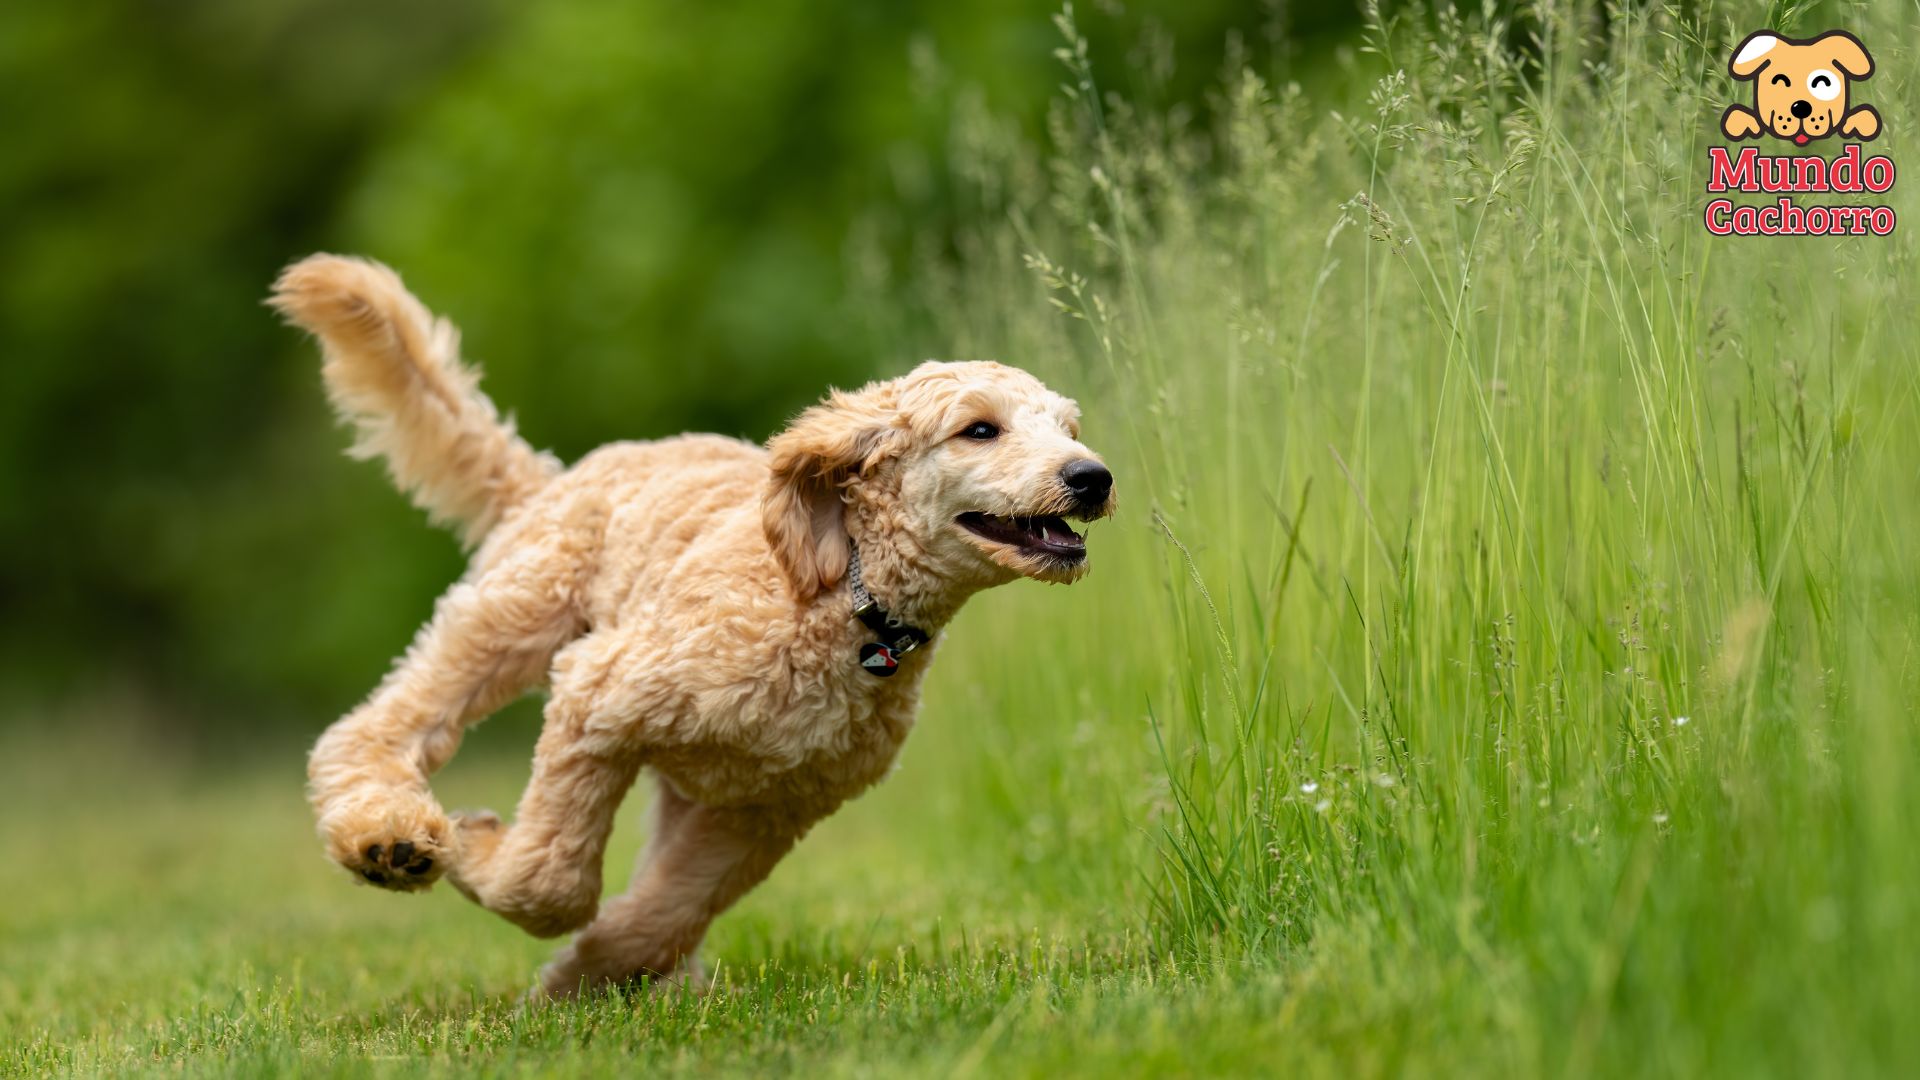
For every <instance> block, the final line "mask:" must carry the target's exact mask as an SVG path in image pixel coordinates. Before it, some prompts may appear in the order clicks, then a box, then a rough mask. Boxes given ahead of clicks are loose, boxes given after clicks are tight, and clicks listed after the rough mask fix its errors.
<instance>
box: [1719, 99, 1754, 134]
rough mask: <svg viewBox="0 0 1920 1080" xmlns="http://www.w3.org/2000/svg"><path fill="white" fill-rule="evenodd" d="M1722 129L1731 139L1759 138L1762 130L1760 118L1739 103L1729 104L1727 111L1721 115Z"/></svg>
mask: <svg viewBox="0 0 1920 1080" xmlns="http://www.w3.org/2000/svg"><path fill="white" fill-rule="evenodd" d="M1720 130H1721V131H1723V132H1725V133H1726V135H1727V138H1729V139H1753V138H1758V137H1759V135H1760V131H1761V126H1760V118H1759V117H1758V116H1755V115H1754V114H1753V113H1752V112H1750V111H1748V110H1746V109H1743V108H1741V107H1740V106H1738V105H1729V106H1727V111H1726V112H1725V113H1723V114H1721V116H1720Z"/></svg>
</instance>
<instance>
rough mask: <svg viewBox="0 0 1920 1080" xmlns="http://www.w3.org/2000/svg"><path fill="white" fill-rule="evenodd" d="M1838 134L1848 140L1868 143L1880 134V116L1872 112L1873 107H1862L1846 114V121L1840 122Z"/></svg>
mask: <svg viewBox="0 0 1920 1080" xmlns="http://www.w3.org/2000/svg"><path fill="white" fill-rule="evenodd" d="M1840 134H1842V135H1844V136H1846V137H1847V138H1849V139H1859V140H1860V141H1861V142H1867V141H1870V140H1871V139H1872V138H1873V137H1874V136H1876V135H1878V134H1880V114H1879V113H1877V112H1875V111H1874V109H1873V106H1871V105H1862V106H1860V107H1859V108H1857V109H1855V110H1853V111H1852V112H1850V113H1848V114H1847V116H1846V119H1845V120H1843V121H1841V123H1840Z"/></svg>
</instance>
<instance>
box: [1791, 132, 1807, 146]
mask: <svg viewBox="0 0 1920 1080" xmlns="http://www.w3.org/2000/svg"><path fill="white" fill-rule="evenodd" d="M1793 145H1795V146H1805V145H1807V136H1806V133H1805V132H1802V133H1800V134H1798V135H1795V136H1794V137H1793Z"/></svg>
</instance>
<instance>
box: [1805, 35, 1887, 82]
mask: <svg viewBox="0 0 1920 1080" xmlns="http://www.w3.org/2000/svg"><path fill="white" fill-rule="evenodd" d="M1813 44H1814V46H1815V47H1817V48H1818V49H1820V51H1821V52H1822V53H1823V54H1824V55H1826V56H1830V57H1832V58H1833V66H1834V67H1837V68H1839V69H1840V70H1841V71H1844V72H1846V73H1847V78H1849V79H1865V78H1869V77H1871V76H1872V75H1873V57H1871V56H1868V55H1867V47H1866V46H1865V45H1862V44H1860V39H1859V38H1857V37H1854V36H1853V35H1852V34H1849V33H1847V32H1846V31H1845V30H1829V31H1827V32H1826V33H1824V34H1821V35H1820V38H1819V40H1817V41H1815V42H1814V43H1813Z"/></svg>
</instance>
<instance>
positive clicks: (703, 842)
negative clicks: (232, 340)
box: [271, 255, 1113, 994]
mask: <svg viewBox="0 0 1920 1080" xmlns="http://www.w3.org/2000/svg"><path fill="white" fill-rule="evenodd" d="M271 302H272V304H273V305H274V306H275V307H276V308H278V309H279V310H280V311H281V312H282V313H283V314H284V315H285V316H286V317H287V318H288V319H289V320H290V321H291V322H293V323H295V324H297V325H298V326H301V327H303V328H305V329H307V330H309V331H311V332H312V333H313V334H315V335H316V336H317V337H318V338H319V340H320V343H321V345H322V347H323V350H324V352H325V358H326V359H325V366H324V368H323V371H324V374H325V378H326V383H327V388H328V392H329V394H330V396H331V398H332V400H333V402H334V404H335V406H336V407H337V408H338V409H339V411H340V412H341V414H342V415H343V416H344V417H346V418H348V419H350V420H351V421H353V422H354V423H355V424H356V425H357V427H358V429H359V440H358V442H357V444H356V445H355V448H354V452H355V453H356V454H358V455H361V456H366V457H374V456H379V457H384V458H385V459H386V460H387V463H388V467H389V468H390V469H391V470H392V473H393V477H394V480H395V481H396V483H397V484H398V485H399V486H400V487H401V488H402V489H403V490H405V491H406V492H408V493H409V494H410V495H411V496H412V497H413V499H414V501H415V502H416V503H418V504H419V505H420V506H421V507H423V508H424V509H426V510H427V511H428V512H429V513H430V514H432V515H433V516H434V517H435V518H436V519H437V520H439V521H441V522H443V523H445V524H448V525H451V526H453V527H455V528H457V529H458V530H459V531H460V533H461V535H462V536H463V537H464V538H465V540H466V541H467V543H468V544H469V545H470V546H473V547H474V548H475V550H474V554H473V560H472V564H471V566H470V568H469V569H468V571H467V573H466V574H465V576H464V577H462V578H461V580H460V581H459V582H458V583H457V584H455V585H454V586H453V587H452V588H451V589H449V590H448V591H447V593H446V594H445V595H444V596H442V597H441V598H440V600H439V602H438V604H437V605H436V607H435V611H434V615H433V618H432V620H431V621H430V622H428V623H427V625H426V626H425V627H423V628H422V629H421V630H420V632H419V634H418V636H417V637H416V638H415V640H414V642H413V645H412V646H411V647H410V648H409V649H408V651H407V653H406V655H405V656H404V657H403V658H402V659H401V660H400V661H399V662H398V663H397V664H396V665H395V667H394V669H393V671H392V673H391V674H389V675H388V676H387V678H386V679H385V681H383V682H382V683H381V684H380V686H379V688H378V689H376V690H375V691H374V693H373V695H372V696H371V697H370V698H368V700H367V701H366V702H365V703H364V704H362V705H361V706H360V707H358V708H357V709H355V710H354V711H352V712H351V713H349V714H348V715H347V716H345V717H344V718H342V719H341V720H340V721H338V722H337V723H335V724H334V725H333V726H332V727H330V728H329V729H328V730H327V731H326V733H325V734H324V735H323V736H321V738H320V740H319V742H318V743H317V744H316V745H315V747H314V749H313V754H312V757H311V760H310V762H309V768H308V776H309V796H310V798H311V800H312V803H313V806H314V809H315V812H316V813H317V815H318V817H319V831H320V835H321V837H322V839H323V840H324V841H325V843H326V847H327V852H328V854H329V855H330V856H331V857H332V858H333V859H334V861H336V862H338V863H339V864H340V865H342V866H344V867H346V868H347V869H348V870H350V871H352V872H353V873H354V874H355V875H356V876H357V877H359V878H361V879H363V880H365V881H368V882H371V883H373V884H375V885H379V886H382V887H385V888H389V889H399V890H417V889H424V888H427V887H428V886H430V885H431V884H432V883H433V882H434V881H435V880H437V879H438V878H439V877H440V876H441V875H443V874H444V875H445V876H446V877H447V878H448V880H450V881H451V882H453V884H454V886H455V887H456V888H458V889H459V890H460V891H461V892H463V893H465V894H466V895H467V896H468V897H470V898H471V899H473V900H474V901H475V902H476V903H478V904H480V905H482V906H483V907H485V908H487V909H488V910H490V911H494V912H497V913H498V914H500V915H502V916H504V917H505V918H507V919H509V920H511V921H513V922H514V923H516V924H518V925H519V926H521V927H524V928H525V929H526V930H528V931H529V932H531V933H534V934H537V935H541V936H550V935H557V934H561V933H565V932H567V931H570V930H575V929H579V928H582V927H584V929H583V930H582V931H581V933H580V934H579V936H578V937H577V938H576V939H575V940H574V941H573V942H572V944H571V945H569V946H568V947H567V948H566V949H564V950H563V951H562V952H561V953H560V954H559V956H558V957H556V958H555V960H554V961H553V962H552V963H551V964H549V965H548V966H547V968H546V969H545V970H544V971H543V972H542V978H541V987H542V988H543V990H544V992H545V993H548V994H569V993H573V992H575V991H577V990H579V989H580V988H582V987H592V986H599V985H604V984H607V983H611V982H617V981H621V980H627V979H631V978H634V977H637V976H640V975H652V976H654V977H656V978H660V979H662V980H666V979H670V978H686V977H688V976H689V974H690V973H691V972H692V971H693V964H694V960H693V953H694V950H695V948H696V947H697V946H698V944H699V942H700V939H701V938H702V937H703V936H704V934H705V932H706V928H707V925H708V923H709V922H710V921H711V920H712V919H713V918H714V916H715V915H717V914H718V913H719V912H721V911H722V910H724V909H725V908H726V907H727V906H728V905H730V904H731V903H733V902H734V901H735V900H736V899H738V898H739V897H740V896H741V895H742V894H743V893H745V892H746V891H747V890H749V889H751V888H752V887H753V886H754V885H755V884H757V883H758V882H759V881H760V880H761V879H763V878H764V877H765V876H766V875H767V873H768V872H769V871H771V870H772V868H773V866H774V864H775V863H776V862H778V861H779V859H780V858H781V856H783V855H784V854H785V853H786V852H787V851H788V849H790V848H791V847H792V846H793V844H794V843H795V841H797V840H798V839H799V838H800V837H801V836H802V835H803V834H804V833H805V832H806V831H807V830H808V828H809V827H811V826H812V824H813V823H814V822H816V821H818V820H819V819H820V818H822V817H823V816H825V815H827V814H829V813H831V812H832V811H833V810H834V809H835V808H837V807H838V806H839V805H840V804H841V803H842V802H843V801H845V800H846V799H848V798H850V797H852V796H854V795H856V794H858V793H859V792H861V791H862V790H864V789H865V788H867V787H868V786H870V785H872V784H873V783H874V782H875V781H877V780H879V779H880V778H881V777H882V776H883V775H884V774H885V773H886V771H887V770H888V768H889V767H890V766H891V764H892V762H893V760H894V755H895V754H896V752H897V751H898V750H899V747H900V744H901V742H902V740H904V739H905V738H906V735H907V732H908V730H909V729H910V728H911V727H912V725H913V720H914V713H915V710H916V707H917V704H918V700H919V695H920V680H921V678H922V677H923V676H924V675H925V673H926V670H927V665H928V663H929V662H930V661H931V660H932V653H933V652H934V651H935V648H936V647H937V644H938V637H939V633H938V631H939V628H940V627H941V626H943V625H944V624H945V623H946V622H947V620H948V619H949V618H951V617H952V615H953V614H954V612H955V611H957V610H958V609H959V607H960V605H961V604H962V603H963V602H964V601H965V600H966V599H967V597H968V596H970V595H971V594H973V593H974V592H976V591H978V590H980V589H982V588H985V587H988V586H992V585H996V584H999V583H1002V582H1005V581H1008V580H1011V579H1013V578H1014V577H1016V576H1020V575H1025V576H1029V577H1035V578H1039V579H1041V580H1049V581H1070V580H1073V579H1074V578H1076V577H1078V576H1079V575H1080V574H1081V573H1083V572H1084V571H1085V567H1086V562H1085V558H1084V549H1080V550H1079V552H1078V554H1077V555H1076V553H1075V551H1074V550H1073V547H1074V546H1077V544H1078V537H1076V536H1074V534H1073V533H1072V532H1071V530H1066V531H1065V532H1064V533H1061V532H1057V531H1049V529H1048V528H1047V523H1049V522H1051V523H1052V526H1053V529H1055V530H1065V525H1064V522H1061V521H1060V519H1059V517H1058V516H1056V515H1067V514H1070V515H1073V516H1076V517H1079V518H1081V519H1083V520H1091V519H1092V518H1096V517H1100V516H1104V515H1106V514H1107V513H1110V512H1111V510H1112V507H1113V499H1112V495H1111V491H1110V487H1111V483H1110V477H1108V475H1107V473H1106V471H1105V469H1104V467H1097V468H1096V467H1094V466H1097V465H1098V459H1097V458H1096V457H1095V456H1094V455H1093V454H1092V453H1091V452H1090V451H1088V450H1087V449H1086V448H1085V447H1084V446H1082V445H1081V444H1080V443H1079V441H1078V413H1077V409H1076V408H1075V406H1074V405H1073V403H1072V402H1071V401H1068V400H1067V399H1065V398H1063V397H1060V396H1059V395H1057V394H1055V393H1053V392H1052V391H1050V390H1048V389H1047V388H1046V387H1044V386H1043V385H1041V384H1040V382H1039V381H1037V380H1036V379H1034V378H1033V377H1032V376H1030V375H1027V374H1026V373H1024V372H1021V371H1019V370H1017V369H1014V368H1010V367H1004V366H1002V365H999V364H993V363H961V364H943V363H932V362H929V363H927V364H923V365H921V366H920V367H919V368H917V369H915V370H914V371H913V372H912V373H911V374H909V375H906V376H904V377H902V378H899V379H895V380H892V381H888V382H879V383H873V384H870V385H868V386H866V387H864V388H863V389H861V390H859V391H856V392H853V393H834V394H832V395H830V396H829V397H828V399H827V400H826V401H825V402H824V403H822V404H820V405H818V406H815V407H814V408H812V409H809V410H807V411H806V412H805V413H804V414H802V415H801V416H800V417H799V418H798V419H797V420H796V421H795V422H794V424H793V425H792V426H791V427H789V428H788V429H787V430H786V431H784V432H782V433H781V434H779V435H778V436H776V437H775V438H774V439H773V440H772V441H771V442H770V443H769V444H768V446H767V447H766V448H765V449H762V448H760V447H758V446H754V445H752V444H749V443H744V442H740V441H737V440H734V439H727V438H721V437H718V436H712V435H688V436H682V437H679V438H673V439H665V440H662V441H659V442H649V443H619V444H614V445H609V446H606V447H603V448H601V449H600V450H598V451H596V452H594V453H592V454H590V455H588V456H587V457H586V458H585V459H584V460H582V461H581V462H580V463H579V464H577V465H575V466H574V467H573V468H571V469H566V470H563V469H562V467H561V465H560V463H559V462H558V461H557V460H556V459H554V458H553V457H552V456H550V455H547V454H544V453H540V452H537V451H535V450H534V449H532V448H531V447H529V446H528V445H527V444H526V443H525V442H523V441H522V440H521V439H520V438H518V437H517V436H516V435H515V434H514V431H513V427H512V425H511V424H509V423H507V422H505V421H503V420H502V419H501V417H500V416H499V414H498V412H497V411H496V410H495V409H494V407H493V405H492V403H491V402H490V401H488V400H487V398H486V397H485V396H484V395H482V394H481V393H480V391H479V389H478V376H477V374H476V373H475V372H474V371H473V370H471V369H469V368H467V367H465V366H463V365H462V364H461V362H460V359H459V356H458V345H457V340H458V335H457V334H456V332H455V330H454V329H453V327H452V326H451V325H450V324H449V323H447V322H445V321H444V320H436V319H435V318H434V317H433V316H432V315H431V314H430V313H429V312H428V311H427V310H426V308H425V307H424V306H422V305H421V304H420V302H419V301H418V300H416V299H414V298H413V296H411V295H410V294H409V293H408V292H407V291H406V289H405V288H404V287H403V286H402V285H401V283H400V279H399V278H398V276H396V275H395V274H394V273H393V272H392V271H390V270H388V269H387V268H386V267H384V266H380V265H378V264H376V263H372V262H368V261H364V260H359V259H350V258H342V257H337V256H331V255H316V256H313V257H311V258H308V259H306V260H304V261H301V262H299V263H296V264H294V265H293V266H291V267H289V268H288V269H287V271H286V272H285V273H284V274H283V275H282V276H281V278H280V280H279V281H278V283H277V284H276V286H275V290H274V294H273V298H272V301H271ZM983 424H984V425H990V427H982V426H981V425H983ZM1088 463H1092V464H1091V465H1089V464H1088ZM1070 465H1074V466H1076V467H1077V468H1079V469H1080V470H1081V474H1080V475H1082V476H1083V477H1084V475H1085V474H1086V473H1087V472H1089V471H1090V472H1091V473H1092V474H1093V475H1095V476H1096V477H1097V478H1098V479H1097V480H1096V481H1095V482H1093V483H1092V484H1086V483H1078V484H1076V482H1075V481H1074V480H1073V478H1072V477H1073V475H1074V474H1073V473H1072V472H1071V471H1070V470H1068V469H1067V466H1070ZM980 515H993V517H992V518H991V519H982V518H981V517H980ZM962 519H967V520H970V521H972V522H973V523H974V525H969V524H966V523H965V522H963V520H962ZM982 520H990V521H992V522H994V523H995V527H994V528H984V527H980V528H977V527H975V525H978V524H979V523H980V522H981V521H982ZM1036 520H1038V522H1039V524H1035V522H1036ZM1009 529H1013V530H1015V532H1013V533H1010V532H1009V531H1008V530H1009ZM1019 529H1026V530H1027V532H1025V533H1020V532H1018V530H1019ZM1063 544H1064V545H1067V546H1066V547H1062V545H1063ZM856 548H857V552H858V555H859V558H860V563H861V568H862V571H863V576H864V579H865V581H866V583H867V585H868V586H869V588H870V589H871V590H872V592H873V594H874V596H875V597H876V598H878V599H880V600H881V601H882V602H883V603H885V605H886V606H887V607H888V609H889V610H890V611H891V612H892V613H893V614H894V615H896V616H898V617H899V618H901V619H903V620H905V621H907V622H909V623H912V624H914V625H917V626H920V627H923V628H925V629H926V630H927V631H929V632H930V633H932V634H933V635H934V641H933V642H930V643H929V644H928V645H927V646H925V647H923V648H922V649H920V650H919V651H918V652H916V653H913V654H911V655H909V656H908V657H906V658H905V659H904V660H903V661H902V663H901V665H900V671H899V673H898V675H897V676H896V677H894V678H890V679H881V678H875V677H873V676H872V675H870V674H868V673H866V672H865V671H863V670H862V669H861V668H860V667H859V666H858V661H857V656H858V652H859V650H860V648H861V646H862V645H863V644H864V643H866V642H868V641H869V640H871V635H870V634H869V632H868V631H867V630H866V628H865V627H864V626H863V625H862V624H861V623H860V622H858V621H857V620H855V619H854V618H853V617H852V613H851V606H850V599H849V596H850V593H849V588H848V587H847V585H846V578H847V571H848V564H849V559H850V556H851V555H852V554H853V553H854V551H855V550H856ZM540 685H547V686H549V687H550V688H551V696H550V698H549V700H548V703H547V706H546V720H545V726H544V729H543V731H542V733H541V736H540V739H539V744H538V746H537V748H536V750H535V756H534V770H533V778H532V780H531V782H530V783H529V784H528V787H527V790H526V792H525V794H524V795H523V796H522V798H521V801H520V806H519V809H518V811H517V812H516V814H515V816H514V820H513V822H512V824H511V825H507V824H504V823H502V822H501V820H500V819H499V818H498V817H496V816H494V815H492V814H490V813H484V812H483V813H466V814H454V815H449V814H447V813H446V812H445V811H443V810H442V809H441V808H440V806H439V804H438V803H437V802H435V800H434V797H433V795H432V793H431V792H430V791H429V789H428V785H427V778H428V777H429V776H431V775H432V774H433V773H434V771H435V770H437V769H439V768H440V767H441V766H442V765H444V764H446V762H447V760H448V759H449V758H451V757H452V756H453V753H454V751H455V750H456V749H457V748H458V746H459V744H460V739H461V735H462V733H463V731H464V730H465V728H466V727H467V726H469V725H471V724H473V723H476V722H478V721H479V720H481V719H483V718H484V717H486V716H487V715H488V714H489V713H491V712H493V711H494V710H496V709H498V708H499V707H500V706H502V705H504V704H505V703H507V702H508V701H509V700H511V699H512V698H514V697H516V696H518V695H519V694H521V693H523V692H525V691H527V690H528V689H530V688H532V687H536V686H540ZM643 767H645V768H649V769H652V770H654V771H655V772H656V773H657V774H658V775H659V778H660V783H659V796H658V800H659V806H658V813H657V816H656V821H655V826H654V835H653V837H652V840H651V842H650V845H649V848H648V851H647V854H646V855H645V857H644V858H643V860H642V862H641V864H640V866H639V868H638V870H637V871H636V873H635V875H634V880H633V883H632V885H631V887H630V888H629V889H628V891H627V892H626V893H625V894H624V895H621V896H619V897H618V898H616V899H613V900H611V901H609V902H608V903H606V904H605V905H602V904H601V903H600V891H601V856H602V853H603V851H604V848H605V845H606V840H607V834H608V831H609V829H610V828H611V823H612V820H613V815H614V812H615V810H616V809H617V808H618V806H619V804H620V801H621V799H622V798H623V797H624V796H625V794H626V791H627V789H628V788H629V787H630V786H631V785H632V783H633V782H634V779H635V777H636V776H637V775H638V773H639V771H640V770H641V769H642V768H643Z"/></svg>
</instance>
